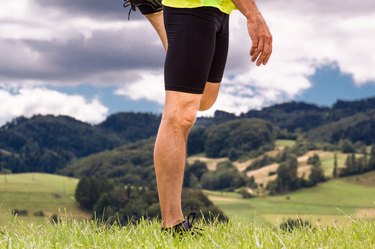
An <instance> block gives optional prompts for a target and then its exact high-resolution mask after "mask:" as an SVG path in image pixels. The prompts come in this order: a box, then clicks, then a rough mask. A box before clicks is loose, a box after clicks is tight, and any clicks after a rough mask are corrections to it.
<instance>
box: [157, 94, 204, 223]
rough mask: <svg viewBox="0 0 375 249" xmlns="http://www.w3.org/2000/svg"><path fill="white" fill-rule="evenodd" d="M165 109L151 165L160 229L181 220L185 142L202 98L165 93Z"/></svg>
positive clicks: (193, 95)
mask: <svg viewBox="0 0 375 249" xmlns="http://www.w3.org/2000/svg"><path fill="white" fill-rule="evenodd" d="M165 93H166V94H165V105H164V111H163V116H162V120H161V123H160V126H159V131H158V134H157V137H156V142H155V148H154V165H155V173H156V180H157V186H158V193H159V202H160V209H161V216H162V227H165V228H168V227H172V226H174V225H177V224H178V223H180V222H182V221H183V220H184V216H183V213H182V208H181V192H182V181H183V175H184V168H185V160H186V141H187V137H188V134H189V131H190V129H191V127H192V126H193V125H194V122H195V120H196V114H197V110H198V108H199V102H200V99H201V96H202V94H192V93H185V92H177V91H166V92H165Z"/></svg>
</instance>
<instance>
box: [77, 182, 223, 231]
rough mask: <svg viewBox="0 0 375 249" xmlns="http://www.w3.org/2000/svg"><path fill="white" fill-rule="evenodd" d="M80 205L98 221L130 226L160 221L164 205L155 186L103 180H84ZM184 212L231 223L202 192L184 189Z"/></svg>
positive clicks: (78, 197)
mask: <svg viewBox="0 0 375 249" xmlns="http://www.w3.org/2000/svg"><path fill="white" fill-rule="evenodd" d="M75 197H76V200H77V202H78V203H79V205H80V206H81V207H83V208H85V209H87V210H89V211H91V212H92V217H93V219H95V220H98V221H103V222H105V223H108V222H109V223H118V224H121V225H126V224H129V223H136V222H138V221H139V220H140V219H142V218H146V219H147V218H160V206H159V201H158V194H157V191H156V189H155V186H154V185H152V184H147V185H146V186H132V185H123V184H121V183H118V182H117V181H109V180H107V179H105V178H102V177H97V176H92V177H83V178H81V180H80V181H79V183H78V185H77V189H76V193H75ZM182 209H183V212H184V213H188V212H191V211H196V212H197V214H198V218H202V217H204V219H205V220H206V221H214V220H216V219H217V220H219V221H227V220H228V218H227V217H226V216H225V214H224V213H223V212H222V211H221V210H220V209H219V208H218V207H216V206H214V205H213V203H212V202H211V201H210V200H209V199H208V198H207V197H206V196H205V195H204V193H203V192H201V191H200V190H193V189H189V188H184V189H183V192H182Z"/></svg>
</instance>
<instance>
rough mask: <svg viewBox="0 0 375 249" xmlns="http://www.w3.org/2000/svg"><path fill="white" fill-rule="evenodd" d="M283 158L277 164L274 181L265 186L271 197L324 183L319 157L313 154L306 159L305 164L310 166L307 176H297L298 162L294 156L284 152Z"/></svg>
mask: <svg viewBox="0 0 375 249" xmlns="http://www.w3.org/2000/svg"><path fill="white" fill-rule="evenodd" d="M283 157H284V160H283V162H282V163H280V164H279V167H278V168H277V171H276V176H277V177H276V180H274V181H271V182H269V183H268V184H267V186H266V189H267V190H268V191H269V193H270V194H271V195H273V194H278V193H286V192H289V191H293V190H297V189H299V188H306V187H313V186H316V185H317V184H319V183H321V182H324V181H326V177H325V176H324V172H323V169H322V167H321V161H320V157H319V155H317V154H314V155H313V156H311V157H309V158H308V161H307V163H308V164H309V165H311V171H310V173H309V175H308V176H306V175H304V174H303V175H302V176H298V161H297V157H296V156H295V155H294V154H292V153H289V152H288V151H285V152H283Z"/></svg>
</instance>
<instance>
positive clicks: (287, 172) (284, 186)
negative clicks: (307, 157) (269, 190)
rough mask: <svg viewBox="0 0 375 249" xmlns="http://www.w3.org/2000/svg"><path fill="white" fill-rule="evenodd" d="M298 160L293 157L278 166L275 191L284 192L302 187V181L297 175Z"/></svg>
mask: <svg viewBox="0 0 375 249" xmlns="http://www.w3.org/2000/svg"><path fill="white" fill-rule="evenodd" d="M297 169H298V161H297V158H296V157H294V158H291V159H289V160H288V161H287V162H284V163H281V164H280V165H279V167H278V168H277V171H276V173H277V178H276V186H275V191H276V192H278V193H283V192H286V191H290V190H295V189H297V188H299V187H300V181H299V179H298V175H297Z"/></svg>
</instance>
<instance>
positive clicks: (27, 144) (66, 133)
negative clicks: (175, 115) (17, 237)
mask: <svg viewBox="0 0 375 249" xmlns="http://www.w3.org/2000/svg"><path fill="white" fill-rule="evenodd" d="M159 121H160V116H157V115H154V114H148V113H119V114H115V115H112V116H110V117H108V119H107V120H106V121H104V122H103V123H101V124H99V125H97V126H92V125H89V124H87V123H84V122H81V121H78V120H76V119H74V118H71V117H67V116H52V115H46V116H41V115H36V116H34V117H32V118H25V117H19V118H16V119H14V120H13V121H12V122H9V123H7V124H6V125H4V126H3V127H1V128H0V162H2V164H3V165H4V167H5V168H7V169H9V170H11V171H12V172H14V173H19V172H47V173H55V172H56V171H58V170H59V169H62V168H64V167H65V166H66V165H67V164H69V163H71V162H72V161H74V160H76V159H78V158H82V157H86V156H89V155H91V154H95V153H98V152H102V151H106V150H110V149H113V148H115V147H118V146H121V145H124V144H129V143H131V142H134V141H138V140H140V139H144V138H148V137H150V136H153V135H155V134H156V132H157V127H158V122H159Z"/></svg>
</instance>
